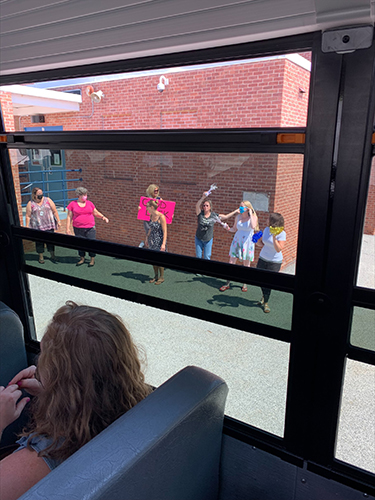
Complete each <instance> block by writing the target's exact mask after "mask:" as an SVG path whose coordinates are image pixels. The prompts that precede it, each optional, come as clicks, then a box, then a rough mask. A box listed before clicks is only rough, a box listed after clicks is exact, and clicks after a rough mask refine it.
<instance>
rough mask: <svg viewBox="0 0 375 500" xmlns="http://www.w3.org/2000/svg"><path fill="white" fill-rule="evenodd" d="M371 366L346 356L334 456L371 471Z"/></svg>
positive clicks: (374, 427) (374, 439) (374, 456)
mask: <svg viewBox="0 0 375 500" xmlns="http://www.w3.org/2000/svg"><path fill="white" fill-rule="evenodd" d="M374 415H375V366H371V365H368V364H365V363H360V362H359V361H353V360H351V359H348V360H347V362H346V369H345V378H344V388H343V394H342V400H341V410H340V416H339V427H338V434H337V443H336V453H335V456H336V458H337V459H339V460H341V461H343V462H348V463H349V464H352V465H355V466H357V467H360V468H361V469H365V470H367V471H370V472H373V473H375V420H374Z"/></svg>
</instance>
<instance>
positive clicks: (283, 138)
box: [277, 134, 305, 144]
mask: <svg viewBox="0 0 375 500" xmlns="http://www.w3.org/2000/svg"><path fill="white" fill-rule="evenodd" d="M277 144H305V134H277Z"/></svg>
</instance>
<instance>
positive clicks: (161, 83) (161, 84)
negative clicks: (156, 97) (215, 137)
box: [156, 75, 169, 92]
mask: <svg viewBox="0 0 375 500" xmlns="http://www.w3.org/2000/svg"><path fill="white" fill-rule="evenodd" d="M167 85H169V80H168V78H166V77H165V76H164V75H162V76H161V77H160V80H159V83H158V84H157V86H156V88H157V89H158V91H159V92H163V91H164V90H165V87H166V86H167Z"/></svg>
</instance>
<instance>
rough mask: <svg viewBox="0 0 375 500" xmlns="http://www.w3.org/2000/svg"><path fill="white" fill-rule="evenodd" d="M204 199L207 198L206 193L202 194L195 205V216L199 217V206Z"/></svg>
mask: <svg viewBox="0 0 375 500" xmlns="http://www.w3.org/2000/svg"><path fill="white" fill-rule="evenodd" d="M205 198H207V192H206V191H205V192H204V193H203V195H202V198H201V199H200V200H199V201H197V204H196V205H195V213H196V214H197V215H199V214H200V213H201V205H202V202H203V200H204V199H205Z"/></svg>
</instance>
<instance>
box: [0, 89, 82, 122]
mask: <svg viewBox="0 0 375 500" xmlns="http://www.w3.org/2000/svg"><path fill="white" fill-rule="evenodd" d="M1 91H3V92H7V93H9V94H11V96H12V103H13V115H14V116H25V115H46V114H51V113H67V112H70V111H79V105H80V103H81V102H82V97H81V96H80V95H76V94H71V93H67V92H57V91H56V90H46V89H38V88H35V87H28V86H27V85H4V86H2V87H0V92H1Z"/></svg>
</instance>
